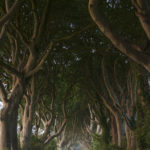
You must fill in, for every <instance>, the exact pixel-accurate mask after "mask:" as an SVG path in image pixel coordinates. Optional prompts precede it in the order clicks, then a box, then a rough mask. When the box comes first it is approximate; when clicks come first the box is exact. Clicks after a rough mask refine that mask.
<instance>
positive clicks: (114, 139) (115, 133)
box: [111, 115, 117, 145]
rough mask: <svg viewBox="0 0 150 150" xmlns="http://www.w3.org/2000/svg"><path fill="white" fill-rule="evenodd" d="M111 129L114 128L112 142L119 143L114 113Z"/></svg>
mask: <svg viewBox="0 0 150 150" xmlns="http://www.w3.org/2000/svg"><path fill="white" fill-rule="evenodd" d="M111 129H112V143H113V144H114V145H117V129H116V122H115V118H114V116H113V115H111Z"/></svg>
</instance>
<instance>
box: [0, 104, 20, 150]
mask: <svg viewBox="0 0 150 150" xmlns="http://www.w3.org/2000/svg"><path fill="white" fill-rule="evenodd" d="M17 117H18V110H17V109H16V110H14V111H13V112H11V111H10V106H4V108H3V109H2V110H1V119H0V139H1V140H0V150H5V149H6V150H18V142H17Z"/></svg>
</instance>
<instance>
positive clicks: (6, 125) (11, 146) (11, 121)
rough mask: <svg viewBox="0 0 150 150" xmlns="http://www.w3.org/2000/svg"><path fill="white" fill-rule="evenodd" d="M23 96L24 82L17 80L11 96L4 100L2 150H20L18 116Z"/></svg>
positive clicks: (0, 130) (0, 115) (0, 121)
mask: <svg viewBox="0 0 150 150" xmlns="http://www.w3.org/2000/svg"><path fill="white" fill-rule="evenodd" d="M22 96H23V84H22V83H20V82H19V81H17V83H16V85H15V86H14V88H13V90H12V93H11V94H10V98H9V99H6V100H4V99H3V97H2V101H3V108H2V110H1V111H0V150H18V144H17V117H18V107H19V103H20V101H21V99H22Z"/></svg>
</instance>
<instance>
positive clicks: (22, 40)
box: [11, 24, 33, 52]
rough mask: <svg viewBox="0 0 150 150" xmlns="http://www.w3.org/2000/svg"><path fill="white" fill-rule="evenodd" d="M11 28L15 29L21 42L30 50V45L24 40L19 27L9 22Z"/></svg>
mask: <svg viewBox="0 0 150 150" xmlns="http://www.w3.org/2000/svg"><path fill="white" fill-rule="evenodd" d="M11 25H12V27H13V29H14V30H15V31H16V33H17V35H18V36H19V38H20V40H21V42H22V44H23V45H24V46H25V47H26V48H28V49H29V51H30V52H32V51H33V50H32V48H31V46H30V45H29V44H28V42H27V41H26V40H25V37H24V36H23V34H22V33H21V32H20V31H19V29H18V28H17V27H16V26H15V25H14V24H11Z"/></svg>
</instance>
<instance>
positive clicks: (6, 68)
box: [0, 60, 21, 78]
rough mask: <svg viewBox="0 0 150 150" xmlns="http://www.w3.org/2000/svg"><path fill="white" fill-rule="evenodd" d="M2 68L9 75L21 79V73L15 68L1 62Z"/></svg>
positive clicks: (0, 66)
mask: <svg viewBox="0 0 150 150" xmlns="http://www.w3.org/2000/svg"><path fill="white" fill-rule="evenodd" d="M0 68H2V69H3V70H4V71H6V72H7V73H10V74H12V75H15V76H17V77H19V78H20V77H21V73H19V72H18V71H17V70H16V69H15V68H13V67H11V66H9V65H7V64H5V63H4V62H3V61H1V60H0Z"/></svg>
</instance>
